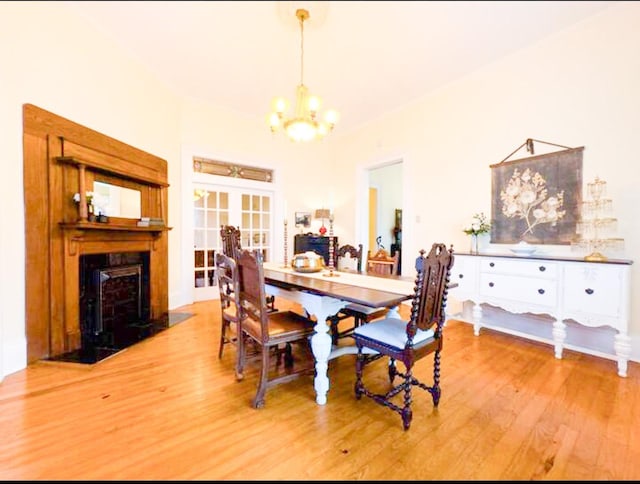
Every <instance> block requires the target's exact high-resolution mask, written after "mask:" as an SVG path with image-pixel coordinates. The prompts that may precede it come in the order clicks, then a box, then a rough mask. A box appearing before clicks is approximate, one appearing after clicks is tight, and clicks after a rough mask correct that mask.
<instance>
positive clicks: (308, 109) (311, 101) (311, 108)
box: [269, 8, 338, 141]
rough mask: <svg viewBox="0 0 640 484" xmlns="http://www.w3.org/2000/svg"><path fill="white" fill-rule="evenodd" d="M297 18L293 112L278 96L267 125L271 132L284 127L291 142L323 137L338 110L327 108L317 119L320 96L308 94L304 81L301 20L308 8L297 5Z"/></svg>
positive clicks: (335, 119) (306, 13) (307, 12)
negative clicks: (297, 70) (297, 69)
mask: <svg viewBox="0 0 640 484" xmlns="http://www.w3.org/2000/svg"><path fill="white" fill-rule="evenodd" d="M296 17H297V18H298V20H299V21H300V84H299V85H298V87H296V104H295V111H294V114H293V116H292V117H286V116H285V111H286V110H287V101H286V100H285V99H283V98H277V99H276V100H275V102H274V111H273V112H272V113H271V114H270V116H269V126H270V127H271V132H272V133H275V132H276V131H278V130H280V128H283V129H284V131H285V132H286V133H287V135H288V136H289V138H291V139H292V140H293V141H311V140H313V139H315V138H322V137H323V136H324V135H326V134H327V133H328V132H329V131H331V130H332V129H333V127H334V126H335V124H336V122H337V120H338V113H336V112H335V111H333V110H330V111H327V112H326V114H325V117H324V121H319V120H318V109H319V108H320V99H319V98H318V97H316V96H312V95H310V94H309V89H308V88H307V86H305V85H304V82H303V71H304V21H305V20H307V19H308V18H309V11H308V10H305V9H302V8H299V9H298V10H296Z"/></svg>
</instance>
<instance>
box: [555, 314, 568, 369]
mask: <svg viewBox="0 0 640 484" xmlns="http://www.w3.org/2000/svg"><path fill="white" fill-rule="evenodd" d="M566 328H567V325H566V324H564V323H563V322H562V320H560V319H556V320H555V321H554V322H553V331H552V333H553V347H554V349H555V354H556V358H558V359H559V360H560V359H562V346H563V344H564V340H565V339H567V329H566Z"/></svg>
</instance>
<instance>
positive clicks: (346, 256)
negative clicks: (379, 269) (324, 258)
mask: <svg viewBox="0 0 640 484" xmlns="http://www.w3.org/2000/svg"><path fill="white" fill-rule="evenodd" d="M336 265H337V267H338V270H341V269H350V268H354V266H355V269H353V270H355V271H357V272H362V244H358V248H357V249H356V248H355V247H354V246H353V245H351V244H345V245H343V246H340V247H338V249H337V250H336Z"/></svg>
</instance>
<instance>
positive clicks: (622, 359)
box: [613, 333, 631, 377]
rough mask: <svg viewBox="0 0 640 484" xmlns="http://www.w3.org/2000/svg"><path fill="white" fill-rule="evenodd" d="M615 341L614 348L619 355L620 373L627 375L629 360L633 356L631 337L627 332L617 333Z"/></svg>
mask: <svg viewBox="0 0 640 484" xmlns="http://www.w3.org/2000/svg"><path fill="white" fill-rule="evenodd" d="M614 339H615V341H614V343H613V349H614V350H615V351H616V356H617V357H618V375H619V376H622V377H626V376H627V362H628V361H629V356H631V338H629V336H628V335H627V334H626V333H617V334H616V336H615V338H614Z"/></svg>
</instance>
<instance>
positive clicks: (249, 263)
mask: <svg viewBox="0 0 640 484" xmlns="http://www.w3.org/2000/svg"><path fill="white" fill-rule="evenodd" d="M236 262H237V265H238V277H239V293H240V305H241V307H242V312H243V316H244V317H243V320H242V324H241V325H240V331H241V333H242V334H241V335H240V336H239V337H238V366H237V373H238V375H239V377H240V379H241V378H243V371H244V364H245V359H246V358H245V357H246V355H245V353H246V349H245V346H246V345H245V338H244V337H243V336H246V337H247V338H250V339H251V340H253V342H255V343H256V344H257V345H259V346H261V349H262V351H261V354H262V364H261V369H260V378H259V381H258V389H257V391H256V395H255V397H254V398H253V400H252V402H251V405H252V406H253V407H254V408H261V407H263V406H264V403H265V393H266V391H267V389H268V388H271V387H273V386H275V385H277V384H280V383H285V382H288V381H291V380H293V379H294V378H297V377H299V376H300V375H302V374H313V370H314V361H313V357H312V356H311V353H310V351H309V355H310V356H309V360H308V361H307V362H303V363H307V364H302V365H300V367H299V368H297V369H293V355H292V353H291V351H290V350H291V345H290V343H301V344H302V345H303V346H305V347H306V349H309V345H310V343H309V338H310V337H311V335H312V334H313V333H314V330H313V327H314V325H315V322H314V321H312V320H310V319H308V318H305V317H304V316H301V315H299V314H296V313H294V312H292V311H282V312H276V313H274V312H269V310H268V308H267V304H266V294H265V286H264V269H263V265H262V264H263V261H262V254H261V253H260V252H259V251H249V250H242V251H240V253H239V254H238V258H237V260H236ZM283 344H284V345H286V347H287V349H288V350H289V351H288V352H287V354H286V355H285V364H284V366H285V368H286V371H285V372H280V373H279V374H277V373H274V371H273V368H271V366H272V365H271V356H272V353H273V352H272V351H271V349H272V348H274V347H278V346H279V345H283ZM276 362H279V358H278V359H277V360H276Z"/></svg>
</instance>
